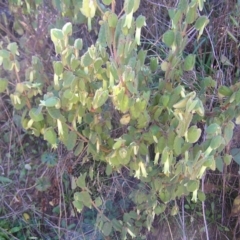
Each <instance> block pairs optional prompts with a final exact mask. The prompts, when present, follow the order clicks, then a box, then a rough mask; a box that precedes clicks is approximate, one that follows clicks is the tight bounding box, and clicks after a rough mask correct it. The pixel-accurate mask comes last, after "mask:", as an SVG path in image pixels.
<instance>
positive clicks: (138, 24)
mask: <svg viewBox="0 0 240 240" xmlns="http://www.w3.org/2000/svg"><path fill="white" fill-rule="evenodd" d="M143 26H146V18H145V17H144V16H142V15H140V16H138V17H137V19H136V27H137V28H142V27H143Z"/></svg>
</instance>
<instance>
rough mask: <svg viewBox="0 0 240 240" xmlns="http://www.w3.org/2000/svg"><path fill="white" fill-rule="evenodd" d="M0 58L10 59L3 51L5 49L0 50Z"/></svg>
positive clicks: (8, 54) (5, 51) (7, 53)
mask: <svg viewBox="0 0 240 240" xmlns="http://www.w3.org/2000/svg"><path fill="white" fill-rule="evenodd" d="M0 57H2V58H9V57H10V52H9V51H7V50H5V49H2V50H0Z"/></svg>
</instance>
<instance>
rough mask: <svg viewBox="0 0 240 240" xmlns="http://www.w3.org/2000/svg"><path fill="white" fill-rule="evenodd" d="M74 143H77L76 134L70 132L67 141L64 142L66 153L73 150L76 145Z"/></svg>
mask: <svg viewBox="0 0 240 240" xmlns="http://www.w3.org/2000/svg"><path fill="white" fill-rule="evenodd" d="M76 141H77V134H76V133H75V132H74V131H71V132H70V133H69V134H68V140H67V142H66V147H67V150H68V151H71V150H73V148H74V147H75V145H76Z"/></svg>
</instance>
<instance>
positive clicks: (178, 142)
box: [173, 136, 184, 156]
mask: <svg viewBox="0 0 240 240" xmlns="http://www.w3.org/2000/svg"><path fill="white" fill-rule="evenodd" d="M183 143H184V140H183V139H182V138H181V137H179V136H176V137H175V139H174V143H173V150H174V152H175V154H176V156H178V155H180V154H181V153H182V146H183Z"/></svg>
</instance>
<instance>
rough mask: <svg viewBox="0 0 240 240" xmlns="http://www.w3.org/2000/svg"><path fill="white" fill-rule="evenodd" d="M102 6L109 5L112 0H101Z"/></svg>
mask: <svg viewBox="0 0 240 240" xmlns="http://www.w3.org/2000/svg"><path fill="white" fill-rule="evenodd" d="M102 2H103V4H105V5H110V4H111V3H112V0H102Z"/></svg>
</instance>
